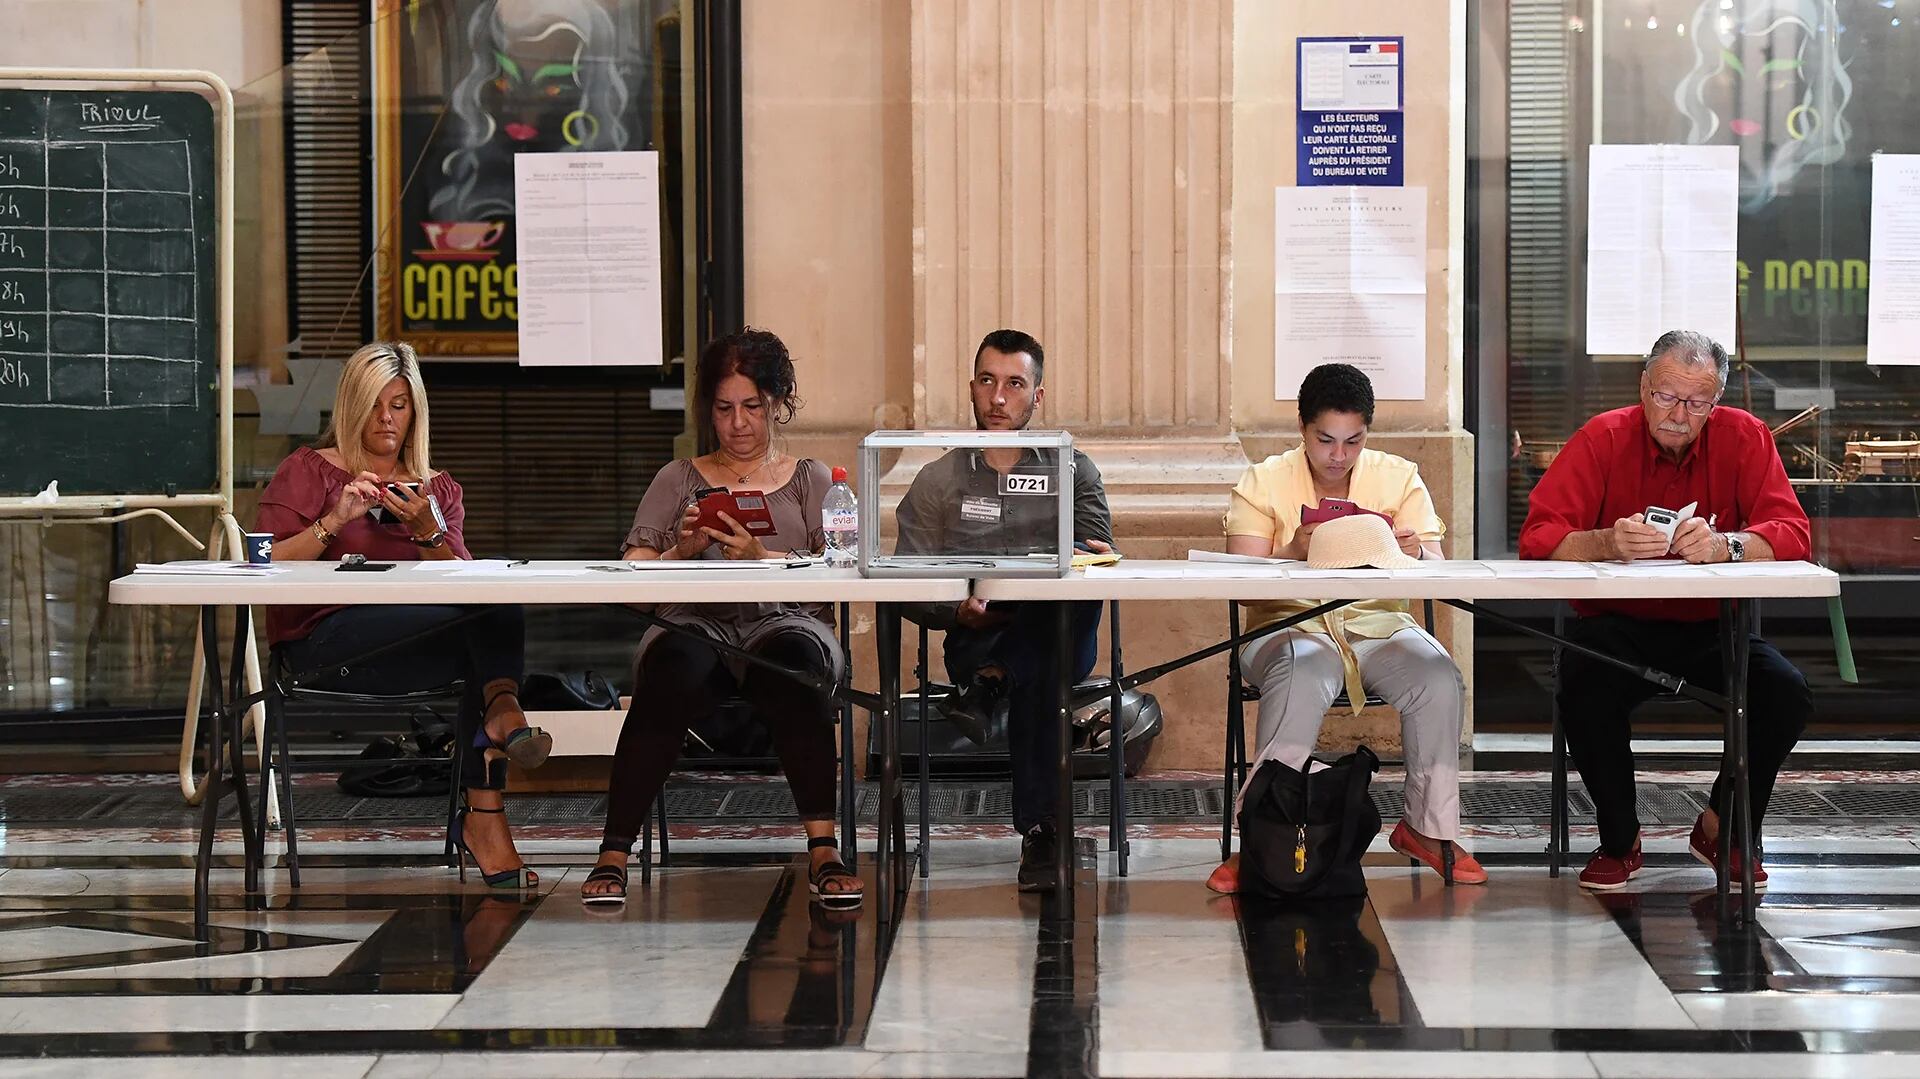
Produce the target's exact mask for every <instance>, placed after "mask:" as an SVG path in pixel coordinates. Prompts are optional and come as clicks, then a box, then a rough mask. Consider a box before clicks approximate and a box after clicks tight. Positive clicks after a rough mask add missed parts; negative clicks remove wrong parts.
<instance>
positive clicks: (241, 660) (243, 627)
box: [227, 604, 267, 894]
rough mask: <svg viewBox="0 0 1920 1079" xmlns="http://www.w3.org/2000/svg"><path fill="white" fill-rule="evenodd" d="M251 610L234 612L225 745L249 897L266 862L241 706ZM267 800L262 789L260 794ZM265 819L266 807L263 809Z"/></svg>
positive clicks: (263, 750) (245, 710) (243, 606)
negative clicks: (254, 809)
mask: <svg viewBox="0 0 1920 1079" xmlns="http://www.w3.org/2000/svg"><path fill="white" fill-rule="evenodd" d="M252 614H253V608H252V607H249V606H247V605H246V604H239V605H237V606H235V607H234V609H233V655H232V657H231V662H230V664H229V668H230V669H229V671H228V677H227V704H228V707H230V708H232V709H233V711H234V715H233V722H232V723H230V724H228V725H227V727H228V731H227V744H228V747H229V750H228V752H229V756H230V758H231V759H230V763H231V766H232V768H233V798H234V804H235V805H236V807H237V808H238V809H239V811H240V850H241V864H242V866H243V875H244V878H245V880H246V889H247V892H248V893H249V894H251V893H253V892H257V891H259V890H260V869H261V864H262V863H263V862H265V861H266V858H267V851H266V836H265V835H264V834H262V833H261V831H260V830H259V829H257V828H255V827H254V820H253V813H252V812H251V809H250V806H251V801H252V800H251V798H250V797H249V795H248V794H247V766H246V746H247V717H248V716H249V715H251V714H252V712H253V708H252V706H251V705H249V706H247V707H244V708H243V707H241V702H242V701H244V700H246V698H247V642H248V640H250V639H251V634H250V633H249V632H248V628H249V623H250V622H251V620H252ZM254 741H255V742H256V743H259V744H260V751H261V753H262V754H263V755H264V754H266V745H265V743H266V739H264V738H261V737H258V736H256V737H255V738H254ZM260 797H261V798H263V799H264V798H265V797H266V791H265V790H264V788H263V789H262V791H261V794H260ZM261 808H262V819H263V820H264V819H265V817H264V811H265V806H262V807H261Z"/></svg>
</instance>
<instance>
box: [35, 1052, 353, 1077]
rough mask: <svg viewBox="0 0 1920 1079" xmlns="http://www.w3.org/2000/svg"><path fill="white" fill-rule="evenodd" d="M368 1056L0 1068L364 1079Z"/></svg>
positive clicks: (128, 1060)
mask: <svg viewBox="0 0 1920 1079" xmlns="http://www.w3.org/2000/svg"><path fill="white" fill-rule="evenodd" d="M374 1061H375V1058H374V1057H372V1056H337V1057H336V1056H304V1057H283V1056H222V1057H165V1056H147V1057H80V1058H71V1059H64V1060H9V1061H7V1062H6V1064H5V1065H4V1066H0V1071H4V1072H5V1073H6V1075H7V1079H101V1077H102V1076H139V1077H140V1079H207V1077H208V1076H210V1075H217V1076H219V1077H220V1079H362V1077H363V1076H365V1075H366V1074H367V1072H368V1071H369V1070H370V1069H372V1068H373V1066H374Z"/></svg>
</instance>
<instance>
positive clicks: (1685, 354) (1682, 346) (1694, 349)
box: [1645, 330, 1731, 390]
mask: <svg viewBox="0 0 1920 1079" xmlns="http://www.w3.org/2000/svg"><path fill="white" fill-rule="evenodd" d="M1668 355H1671V356H1674V357H1676V358H1677V359H1678V360H1679V361H1680V362H1681V363H1683V364H1686V365H1687V366H1688V367H1712V368H1713V373H1714V375H1715V377H1717V378H1719V380H1720V388H1721V389H1723V390H1724V389H1726V388H1727V368H1728V367H1729V366H1731V362H1730V361H1729V360H1728V359H1727V350H1726V349H1724V348H1721V347H1720V342H1718V341H1715V340H1714V339H1713V338H1711V337H1708V336H1707V335H1706V334H1704V333H1701V332H1700V331H1698V330H1668V331H1667V332H1666V333H1663V334H1661V335H1660V340H1658V341H1655V342H1654V343H1653V347H1652V348H1650V349H1648V350H1647V362H1646V364H1645V367H1646V369H1648V370H1651V369H1652V368H1653V361H1655V360H1657V359H1659V358H1660V357H1662V356H1668Z"/></svg>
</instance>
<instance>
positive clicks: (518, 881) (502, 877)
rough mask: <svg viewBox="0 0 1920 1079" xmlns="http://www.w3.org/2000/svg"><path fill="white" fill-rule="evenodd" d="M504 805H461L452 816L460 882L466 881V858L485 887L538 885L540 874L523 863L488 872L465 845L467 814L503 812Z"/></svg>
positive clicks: (505, 888) (507, 888) (523, 888)
mask: <svg viewBox="0 0 1920 1079" xmlns="http://www.w3.org/2000/svg"><path fill="white" fill-rule="evenodd" d="M506 811H507V810H506V807H505V806H502V807H501V808H499V809H481V808H479V807H478V806H470V805H463V806H461V807H460V812H458V813H456V814H454V817H453V833H452V834H453V847H454V849H455V850H457V851H459V852H460V883H462V884H465V883H466V882H467V859H468V858H472V859H473V867H474V868H475V869H478V870H480V879H481V880H483V881H485V882H486V884H487V887H489V888H493V889H496V890H498V891H503V892H506V891H514V892H524V891H526V890H528V889H529V888H537V887H539V886H540V875H539V874H538V873H535V872H534V871H533V870H531V869H528V868H527V867H526V866H524V865H520V866H515V867H514V868H512V869H502V870H501V871H500V872H498V873H489V872H487V871H486V870H485V869H484V868H482V867H481V865H480V857H479V855H476V854H474V853H473V848H471V847H469V846H467V814H469V813H505V812H506Z"/></svg>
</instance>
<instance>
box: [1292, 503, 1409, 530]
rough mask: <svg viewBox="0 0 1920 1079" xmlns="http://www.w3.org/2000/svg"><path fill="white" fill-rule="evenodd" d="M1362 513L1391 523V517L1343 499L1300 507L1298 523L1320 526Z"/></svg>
mask: <svg viewBox="0 0 1920 1079" xmlns="http://www.w3.org/2000/svg"><path fill="white" fill-rule="evenodd" d="M1362 513H1371V514H1373V515H1374V516H1375V517H1378V518H1380V519H1381V520H1383V521H1385V522H1387V523H1388V524H1392V523H1393V518H1392V517H1391V516H1389V515H1387V514H1384V513H1381V512H1380V511H1378V510H1370V509H1366V508H1364V507H1362V506H1361V505H1360V504H1359V503H1357V502H1349V501H1347V500H1346V499H1344V498H1323V499H1321V500H1320V504H1319V505H1318V506H1301V507H1300V523H1301V524H1303V525H1315V524H1322V523H1324V522H1327V521H1333V520H1337V519H1339V518H1341V517H1353V516H1356V515H1358V514H1362Z"/></svg>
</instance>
